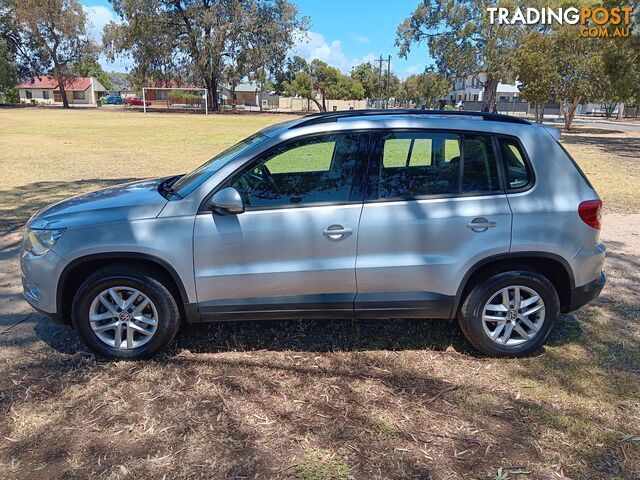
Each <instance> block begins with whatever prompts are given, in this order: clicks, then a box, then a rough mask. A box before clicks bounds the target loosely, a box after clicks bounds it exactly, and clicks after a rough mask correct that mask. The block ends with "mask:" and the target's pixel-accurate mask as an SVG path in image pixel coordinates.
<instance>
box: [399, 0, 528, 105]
mask: <svg viewBox="0 0 640 480" xmlns="http://www.w3.org/2000/svg"><path fill="white" fill-rule="evenodd" d="M512 3H515V4H517V3H519V2H512ZM493 6H495V1H494V0H425V1H424V2H422V3H420V5H418V7H417V8H416V9H415V10H414V12H413V13H412V15H411V16H410V17H409V18H406V19H405V20H404V21H403V22H402V23H401V24H400V25H399V26H398V29H397V32H396V45H397V46H398V48H399V53H400V56H401V57H406V56H407V54H408V53H409V52H410V50H411V48H412V46H413V45H414V44H419V43H421V42H423V41H426V44H427V48H428V53H429V54H430V55H431V56H432V57H433V58H434V60H435V63H436V66H437V68H438V71H439V72H440V73H442V74H443V75H445V76H446V77H457V76H464V77H466V76H467V75H477V74H478V73H480V72H486V74H487V81H486V83H485V85H484V89H485V93H484V96H483V97H484V105H483V110H489V109H491V108H492V107H493V105H494V104H495V96H496V89H497V86H498V82H499V81H503V82H511V81H513V80H514V79H515V75H514V74H515V72H514V62H513V60H512V55H513V52H514V49H515V48H516V47H517V45H518V41H519V35H520V29H519V28H516V27H513V26H511V25H491V24H490V23H489V22H488V21H486V19H485V15H486V8H487V7H493ZM514 6H515V5H514Z"/></svg>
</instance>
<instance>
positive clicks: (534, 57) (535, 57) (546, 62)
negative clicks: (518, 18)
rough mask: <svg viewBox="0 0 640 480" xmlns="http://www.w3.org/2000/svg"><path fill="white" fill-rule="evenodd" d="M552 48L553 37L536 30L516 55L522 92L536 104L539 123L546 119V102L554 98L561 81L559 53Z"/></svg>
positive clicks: (521, 93)
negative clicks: (558, 63) (557, 55)
mask: <svg viewBox="0 0 640 480" xmlns="http://www.w3.org/2000/svg"><path fill="white" fill-rule="evenodd" d="M553 49H554V43H553V37H552V36H550V35H548V34H543V33H541V32H537V31H533V32H531V33H530V34H529V35H528V37H527V38H526V40H525V41H524V42H523V45H522V48H520V50H519V51H518V52H517V54H516V71H517V74H518V80H519V81H520V95H521V97H522V98H523V99H525V100H526V101H528V102H530V103H533V104H534V105H535V107H536V110H535V119H536V122H537V123H542V122H543V121H544V104H545V103H547V102H549V101H551V100H552V99H553V96H554V95H555V91H556V89H557V85H558V82H559V72H558V69H557V61H556V59H555V58H554V57H555V55H556V54H555V53H554V50H553ZM560 61H562V60H561V59H560ZM541 104H542V108H540V107H541Z"/></svg>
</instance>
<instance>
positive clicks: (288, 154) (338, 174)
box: [231, 134, 359, 208]
mask: <svg viewBox="0 0 640 480" xmlns="http://www.w3.org/2000/svg"><path fill="white" fill-rule="evenodd" d="M358 142H359V135H357V134H337V135H326V136H322V137H314V138H308V139H303V140H299V141H296V142H293V143H289V144H287V145H285V146H283V147H280V148H278V149H277V150H276V151H275V152H274V153H272V154H271V155H270V156H269V157H268V158H266V159H263V160H262V161H260V162H259V163H258V164H257V165H255V166H253V167H252V168H251V169H250V170H248V171H245V172H244V173H243V174H242V175H240V177H238V178H236V179H235V180H233V181H232V183H231V186H232V187H234V188H235V189H236V190H238V192H240V195H241V196H242V199H243V200H244V202H245V205H246V206H247V207H248V208H250V207H254V208H255V207H263V208H264V207H274V208H275V207H282V206H290V205H307V204H313V203H321V202H336V203H340V202H346V201H348V200H349V197H350V194H351V186H352V181H353V174H354V169H355V166H356V161H357V158H358V151H359V145H358Z"/></svg>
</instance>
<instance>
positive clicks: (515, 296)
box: [458, 271, 560, 357]
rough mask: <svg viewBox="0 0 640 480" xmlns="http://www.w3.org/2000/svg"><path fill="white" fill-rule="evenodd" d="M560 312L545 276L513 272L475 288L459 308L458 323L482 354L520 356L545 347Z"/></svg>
mask: <svg viewBox="0 0 640 480" xmlns="http://www.w3.org/2000/svg"><path fill="white" fill-rule="evenodd" d="M559 310H560V302H559V300H558V294H557V293H556V290H555V288H554V287H553V285H552V284H551V282H550V281H549V280H548V279H547V278H546V277H544V276H543V275H540V274H538V273H535V272H528V271H511V272H505V273H499V274H496V275H493V276H491V277H489V278H488V279H486V280H484V281H482V282H479V283H478V284H477V285H475V286H474V287H473V288H472V290H471V291H470V292H469V294H468V295H467V297H466V299H465V301H464V303H463V304H462V307H461V308H460V312H459V315H458V321H459V323H460V327H461V329H462V331H463V332H464V334H465V336H466V337H467V338H468V339H469V341H470V342H471V343H472V344H473V345H474V346H475V347H476V348H477V349H478V350H480V351H481V352H483V353H485V354H487V355H491V356H500V357H517V356H523V355H527V354H529V353H531V352H534V351H535V350H537V349H538V348H540V347H541V346H542V344H543V343H544V341H545V340H546V339H547V337H548V336H549V334H550V333H551V331H552V329H553V327H554V326H555V324H556V319H557V316H558V312H559Z"/></svg>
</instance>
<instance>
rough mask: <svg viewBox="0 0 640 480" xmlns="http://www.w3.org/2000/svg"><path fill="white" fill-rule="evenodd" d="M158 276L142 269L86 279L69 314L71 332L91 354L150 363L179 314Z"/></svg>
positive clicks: (116, 270) (108, 270)
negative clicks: (147, 360)
mask: <svg viewBox="0 0 640 480" xmlns="http://www.w3.org/2000/svg"><path fill="white" fill-rule="evenodd" d="M159 278H161V277H160V276H157V277H156V276H154V275H153V274H152V273H149V272H148V271H145V270H143V269H141V268H135V267H128V266H125V265H122V266H111V267H105V268H102V269H100V270H98V271H96V272H95V273H94V274H92V275H91V276H90V277H89V278H87V279H86V280H85V281H84V282H83V283H82V285H80V288H79V289H78V291H77V293H76V295H75V297H74V299H73V305H72V308H71V314H72V321H73V326H74V328H75V330H76V332H77V333H78V335H79V337H80V339H81V340H82V341H83V343H84V344H85V345H86V346H87V347H88V348H89V349H90V350H91V351H92V352H94V353H95V354H97V355H99V356H101V357H106V358H110V359H128V360H137V359H144V358H150V357H152V356H153V355H155V354H156V353H158V352H160V351H161V350H162V349H164V348H165V347H166V346H167V345H168V344H169V343H170V342H171V340H173V338H174V337H175V335H176V333H177V332H178V328H179V327H180V309H179V308H178V304H177V303H176V300H175V298H174V297H173V295H172V294H171V292H170V291H169V289H168V288H167V287H166V286H165V285H164V284H163V283H162V282H161V281H160V280H159Z"/></svg>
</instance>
